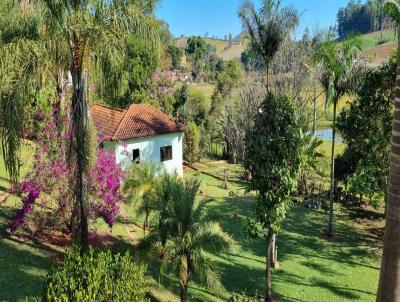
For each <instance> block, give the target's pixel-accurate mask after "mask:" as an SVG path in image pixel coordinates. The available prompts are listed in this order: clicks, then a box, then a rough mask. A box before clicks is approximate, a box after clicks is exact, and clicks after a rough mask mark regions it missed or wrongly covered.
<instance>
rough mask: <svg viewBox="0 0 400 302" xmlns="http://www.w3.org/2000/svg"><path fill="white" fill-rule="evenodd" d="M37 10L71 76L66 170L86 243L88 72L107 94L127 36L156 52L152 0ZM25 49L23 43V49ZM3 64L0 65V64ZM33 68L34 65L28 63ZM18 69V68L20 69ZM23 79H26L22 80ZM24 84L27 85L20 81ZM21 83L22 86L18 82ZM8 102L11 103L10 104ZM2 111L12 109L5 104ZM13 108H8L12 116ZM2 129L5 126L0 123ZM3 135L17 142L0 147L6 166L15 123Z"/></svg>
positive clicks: (57, 0)
mask: <svg viewBox="0 0 400 302" xmlns="http://www.w3.org/2000/svg"><path fill="white" fill-rule="evenodd" d="M32 3H33V4H34V5H36V6H37V8H38V9H41V12H42V13H43V16H44V18H45V21H44V22H45V24H46V26H48V27H49V28H50V29H51V30H50V31H49V33H57V35H56V36H54V37H52V40H53V41H59V42H60V43H61V42H62V43H65V45H67V58H65V61H64V62H67V66H68V69H69V72H70V74H71V77H72V108H71V112H72V129H73V134H74V137H73V139H72V140H71V148H70V149H71V151H72V152H71V156H70V158H71V160H70V164H71V170H72V171H74V172H75V177H74V179H76V186H75V200H76V206H75V208H76V221H77V224H79V227H78V228H77V230H76V233H77V235H78V236H79V238H80V241H81V244H82V246H83V247H84V248H86V247H87V246H88V220H87V203H88V200H87V199H88V179H87V178H88V175H87V170H88V147H87V145H88V133H87V130H88V118H89V116H88V96H89V95H88V93H89V89H88V87H89V82H90V77H89V74H90V72H91V71H93V70H95V72H96V75H97V78H98V80H99V83H98V84H99V85H101V86H103V87H102V88H103V89H102V90H104V91H109V92H110V93H109V95H110V96H112V95H113V92H114V91H118V88H119V87H118V86H119V85H118V84H119V80H118V79H120V78H121V77H122V70H121V66H122V61H123V57H124V52H125V47H124V46H125V40H126V38H127V37H128V36H129V35H134V36H135V37H136V38H139V39H142V40H144V41H145V42H147V43H149V44H151V45H152V46H154V48H155V50H156V51H158V44H159V43H158V41H159V37H158V32H157V28H158V25H157V22H156V21H155V19H154V17H153V10H154V5H155V1H153V0H113V1H109V0H34V1H32ZM28 51H30V49H29V48H27V51H26V53H28ZM37 61H38V60H37V56H36V57H34V58H30V57H27V58H26V62H25V63H24V64H25V65H27V64H34V63H35V62H37ZM2 65H3V64H2ZM28 66H29V67H30V68H31V69H29V70H35V68H36V66H35V65H33V66H30V65H28ZM25 71H26V68H25V69H24V68H22V71H21V72H23V73H24V72H25ZM24 75H25V74H23V76H22V77H20V79H18V80H19V82H21V85H25V84H26V82H28V80H30V79H28V78H25V77H24ZM16 77H17V76H16ZM25 79H26V80H25ZM25 86H26V85H25ZM23 88H24V87H23ZM26 90H27V89H25V90H23V89H20V87H16V88H15V89H14V91H16V92H17V93H19V94H22V96H21V98H20V99H23V98H25V99H27V98H28V97H29V96H28V95H27V94H26V93H25V91H26ZM10 107H11V108H10ZM7 110H9V111H10V110H14V111H15V110H16V109H13V108H12V106H8V107H7ZM13 114H14V112H11V116H13ZM3 129H4V128H3ZM5 129H6V131H7V133H6V136H5V137H6V138H7V139H8V140H10V139H12V140H13V141H16V143H14V144H13V145H12V144H5V145H6V149H5V150H4V152H5V154H6V155H7V156H6V158H9V162H11V163H13V164H11V165H10V166H13V165H14V166H15V165H16V164H15V163H16V162H17V160H18V157H17V152H18V148H15V147H13V148H10V146H14V145H17V143H18V142H19V140H18V138H19V134H20V132H21V131H22V129H20V126H19V125H18V124H17V123H12V124H11V123H10V125H7V127H6V128H5Z"/></svg>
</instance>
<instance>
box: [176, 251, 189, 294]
mask: <svg viewBox="0 0 400 302" xmlns="http://www.w3.org/2000/svg"><path fill="white" fill-rule="evenodd" d="M190 267H191V259H190V257H189V256H187V257H186V268H184V269H185V271H186V274H184V275H181V276H180V282H179V296H180V298H181V302H186V301H187V300H188V299H187V292H188V285H189V280H190V277H191V272H190Z"/></svg>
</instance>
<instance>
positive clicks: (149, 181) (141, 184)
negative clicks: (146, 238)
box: [123, 162, 159, 233]
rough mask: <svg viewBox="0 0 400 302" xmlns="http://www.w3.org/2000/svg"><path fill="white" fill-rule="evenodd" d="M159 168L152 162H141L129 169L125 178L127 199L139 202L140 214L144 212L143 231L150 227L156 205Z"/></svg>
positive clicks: (124, 189) (124, 190)
mask: <svg viewBox="0 0 400 302" xmlns="http://www.w3.org/2000/svg"><path fill="white" fill-rule="evenodd" d="M158 170H159V169H158V168H157V167H156V166H155V165H154V164H153V163H151V162H146V163H141V164H139V165H136V166H133V167H132V168H131V169H130V170H129V174H128V177H127V178H126V180H125V184H124V187H123V192H124V193H125V194H126V197H127V201H129V202H138V203H139V207H138V211H137V212H138V214H139V215H142V214H144V215H145V217H144V222H143V231H144V233H146V230H147V229H148V228H149V217H150V213H151V211H152V210H154V209H155V207H156V201H157V195H156V187H157V184H158V182H159V179H158V176H157V172H158Z"/></svg>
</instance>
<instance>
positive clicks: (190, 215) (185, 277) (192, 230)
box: [164, 179, 233, 302]
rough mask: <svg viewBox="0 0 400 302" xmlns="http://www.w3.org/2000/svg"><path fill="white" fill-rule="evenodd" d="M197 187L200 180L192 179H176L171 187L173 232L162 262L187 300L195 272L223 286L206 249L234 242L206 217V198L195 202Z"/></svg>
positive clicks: (217, 286) (226, 246)
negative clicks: (171, 271) (184, 180)
mask: <svg viewBox="0 0 400 302" xmlns="http://www.w3.org/2000/svg"><path fill="white" fill-rule="evenodd" d="M199 187H200V182H199V181H198V180H195V179H192V180H190V181H186V182H183V181H181V180H177V181H176V182H175V184H174V185H173V187H172V191H171V198H172V211H171V219H172V220H173V221H174V233H173V234H172V235H171V240H169V241H168V242H167V245H166V250H165V258H164V265H166V266H170V267H172V269H173V270H174V271H175V272H176V274H177V277H178V278H179V289H180V299H181V301H182V302H186V301H187V291H188V285H189V282H190V280H191V279H192V277H193V275H194V274H198V275H199V277H200V280H201V281H202V282H203V283H205V284H206V285H207V286H208V287H211V288H213V289H215V290H219V289H221V288H222V285H221V283H220V281H219V278H218V275H217V273H216V267H215V264H214V263H213V261H212V259H211V258H210V256H208V254H207V253H206V251H205V249H206V248H207V249H208V250H209V251H212V252H217V253H218V252H222V251H226V250H228V249H229V248H230V247H231V245H232V243H233V241H232V238H231V237H230V236H229V235H228V234H226V233H225V232H223V230H222V229H221V227H220V225H219V224H218V223H217V222H211V221H209V220H208V219H207V218H206V216H205V214H204V208H205V205H206V202H205V201H201V202H200V203H198V205H196V194H197V192H198V190H199Z"/></svg>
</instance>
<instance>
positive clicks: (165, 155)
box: [160, 146, 172, 161]
mask: <svg viewBox="0 0 400 302" xmlns="http://www.w3.org/2000/svg"><path fill="white" fill-rule="evenodd" d="M171 159H172V146H165V147H161V148H160V161H167V160H171Z"/></svg>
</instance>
